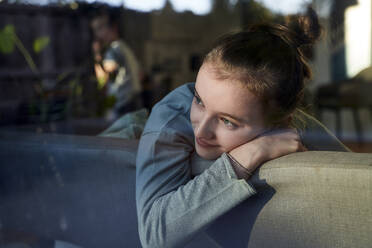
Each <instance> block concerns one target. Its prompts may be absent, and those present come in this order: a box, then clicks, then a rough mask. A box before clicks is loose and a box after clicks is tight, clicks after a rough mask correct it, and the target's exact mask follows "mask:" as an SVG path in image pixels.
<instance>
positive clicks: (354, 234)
mask: <svg viewBox="0 0 372 248" xmlns="http://www.w3.org/2000/svg"><path fill="white" fill-rule="evenodd" d="M137 143H138V141H137V140H125V139H120V138H108V137H96V136H94V137H93V136H77V135H58V134H34V133H22V132H1V131H0V247H2V245H3V246H4V247H5V245H6V244H10V243H12V242H24V243H28V244H30V247H53V246H52V245H51V244H52V243H53V242H52V241H54V240H62V241H66V242H69V243H71V244H75V245H78V246H80V247H85V248H95V247H109V248H110V247H113V248H115V247H140V242H139V237H138V233H137V217H136V208H135V157H136V147H137ZM252 183H253V184H254V185H255V187H256V189H257V192H258V193H257V194H256V195H255V196H253V197H251V198H250V199H248V200H247V204H249V206H248V208H249V211H247V214H246V215H245V216H235V215H234V214H233V213H234V212H239V211H231V213H227V214H226V215H224V216H221V218H219V219H218V220H216V223H217V224H218V225H217V226H220V227H221V228H217V229H216V228H214V229H211V230H208V232H207V233H208V234H209V238H210V239H211V240H210V243H213V244H214V245H215V246H216V247H226V245H228V247H250V248H251V247H254V248H256V247H257V248H258V247H260V248H264V247H283V248H284V247H285V248H290V247H299V248H302V247H303V248H305V247H308V248H310V247H311V248H313V247H316V248H322V247H324V248H325V247H339V248H341V247H345V248H349V247H353V248H357V247H360V248H362V247H363V248H365V247H371V246H372V154H366V153H365V154H362V153H352V152H330V151H309V152H302V153H295V154H291V155H287V156H284V157H281V158H278V159H275V160H272V161H269V162H267V163H265V164H264V165H262V166H261V167H260V169H259V170H258V171H257V173H255V174H254V176H253V177H252ZM248 201H249V202H248ZM239 207H240V206H237V208H239ZM237 230H240V231H241V230H243V233H244V235H242V232H238V231H237ZM237 234H239V235H237ZM224 237H229V238H230V239H229V240H234V242H231V243H229V244H225V243H224V242H225V241H224V240H226V239H224ZM203 242H204V241H200V243H198V241H194V242H193V243H192V247H208V246H206V243H203ZM48 245H49V246H48Z"/></svg>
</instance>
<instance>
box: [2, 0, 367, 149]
mask: <svg viewBox="0 0 372 248" xmlns="http://www.w3.org/2000/svg"><path fill="white" fill-rule="evenodd" d="M309 4H311V5H312V6H313V8H314V9H315V10H316V11H317V13H318V14H319V18H320V20H321V23H322V25H323V27H324V35H323V37H322V39H321V40H320V41H319V42H318V43H317V44H316V46H315V47H314V48H313V50H312V51H310V52H309V55H310V58H311V66H312V68H313V73H314V76H313V79H312V81H311V82H309V83H308V86H307V97H306V103H305V105H304V106H305V108H306V110H307V111H309V112H310V113H312V114H314V115H316V116H317V117H318V118H319V119H321V121H322V122H323V123H324V124H325V125H326V126H327V127H328V128H329V129H330V130H332V131H333V132H334V133H336V135H337V136H338V137H339V138H340V139H341V140H342V141H344V142H345V143H346V144H347V145H348V146H349V147H351V149H353V150H354V151H359V152H372V70H370V69H369V67H370V66H371V58H372V50H371V46H372V39H371V23H372V5H371V0H312V1H311V0H306V1H305V0H286V1H284V0H282V1H275V0H255V1H254V0H156V1H155V0H152V1H146V0H105V1H103V0H102V1H100V2H93V1H91V0H87V1H73V0H50V1H49V0H40V1H39V0H0V130H12V131H17V132H22V131H24V132H36V133H50V132H52V133H63V134H76V135H96V134H98V133H100V132H102V131H103V130H104V129H105V128H107V127H108V126H109V125H110V124H111V123H112V122H113V121H114V120H115V118H117V116H116V117H115V116H113V115H112V112H110V110H112V108H113V106H114V105H115V102H117V101H118V99H115V97H111V96H110V95H108V94H107V90H108V89H107V87H105V86H104V82H103V81H104V80H103V81H102V80H101V78H100V76H99V75H98V74H97V69H96V64H97V63H98V64H99V63H100V62H102V61H100V59H101V60H102V58H100V56H105V55H104V54H105V52H106V50H105V49H107V47H104V46H102V47H100V46H99V45H97V46H95V45H94V44H95V42H96V41H97V37H98V35H97V30H96V29H97V27H94V25H93V24H92V22H93V19H94V18H95V17H97V16H100V15H101V16H102V15H103V14H102V13H104V15H107V16H110V15H113V16H115V23H110V24H112V25H114V27H115V31H117V34H118V36H119V38H120V39H121V40H123V41H125V43H126V47H127V48H128V49H129V50H130V51H131V53H132V54H133V56H134V57H135V58H136V59H135V60H136V63H137V64H138V68H139V70H138V80H139V84H140V85H139V87H138V89H139V90H138V92H137V93H138V95H137V98H140V100H141V106H142V107H145V108H147V109H148V110H149V111H151V108H152V106H153V105H154V104H155V103H156V102H157V101H159V100H160V99H161V98H162V97H163V96H164V95H165V94H167V93H168V92H169V91H170V90H172V89H174V88H175V87H177V86H179V85H181V84H184V83H186V82H194V81H195V77H196V73H197V71H198V68H199V66H200V63H201V60H202V57H203V55H204V53H205V52H206V51H207V50H208V48H209V46H210V45H211V43H212V42H213V41H214V40H215V39H216V38H217V37H218V36H220V35H221V34H224V33H226V32H229V31H233V30H241V29H243V28H244V27H245V26H247V25H249V24H251V23H255V22H262V21H275V22H284V21H285V19H286V18H287V17H288V16H290V15H294V14H297V13H300V12H303V11H305V10H306V7H307V6H308V5H309ZM106 21H107V20H106ZM97 25H98V26H99V25H100V24H97ZM102 25H103V24H102ZM105 25H108V24H107V23H106V24H105ZM98 28H99V27H98ZM103 36H105V35H103ZM107 80H110V79H109V78H108V79H107V78H106V81H107ZM136 106H139V105H136ZM134 109H135V108H134ZM124 112H125V111H124ZM124 112H121V113H124ZM110 113H111V114H110Z"/></svg>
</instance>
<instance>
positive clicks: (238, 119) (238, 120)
mask: <svg viewBox="0 0 372 248" xmlns="http://www.w3.org/2000/svg"><path fill="white" fill-rule="evenodd" d="M219 114H220V115H224V116H228V117H230V118H231V119H234V120H235V121H237V122H240V123H246V122H247V121H246V120H245V119H243V118H239V117H236V116H233V115H230V114H228V113H224V112H220V113H219Z"/></svg>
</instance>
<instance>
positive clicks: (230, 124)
mask: <svg viewBox="0 0 372 248" xmlns="http://www.w3.org/2000/svg"><path fill="white" fill-rule="evenodd" d="M221 120H222V122H223V124H225V126H227V127H230V128H234V127H236V125H235V124H234V123H232V122H231V121H229V120H228V119H225V118H221Z"/></svg>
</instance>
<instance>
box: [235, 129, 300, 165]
mask: <svg viewBox="0 0 372 248" xmlns="http://www.w3.org/2000/svg"><path fill="white" fill-rule="evenodd" d="M306 150H307V149H306V148H305V147H304V146H303V145H302V143H301V140H300V137H299V135H298V133H297V132H296V130H293V129H287V130H281V131H272V132H269V133H265V134H263V135H260V136H258V137H257V138H255V139H254V140H251V141H249V142H248V143H245V144H243V145H240V146H238V147H236V148H234V149H233V150H231V151H230V152H229V153H230V155H231V156H232V157H233V158H235V159H236V160H237V161H238V162H239V163H240V164H241V165H242V166H243V167H245V168H246V169H247V170H248V171H249V172H253V171H254V170H256V168H257V167H258V166H259V165H261V164H262V163H264V162H266V161H268V160H272V159H275V158H278V157H281V156H284V155H287V154H290V153H293V152H300V151H306Z"/></svg>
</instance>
